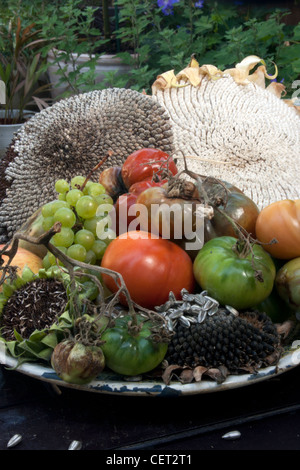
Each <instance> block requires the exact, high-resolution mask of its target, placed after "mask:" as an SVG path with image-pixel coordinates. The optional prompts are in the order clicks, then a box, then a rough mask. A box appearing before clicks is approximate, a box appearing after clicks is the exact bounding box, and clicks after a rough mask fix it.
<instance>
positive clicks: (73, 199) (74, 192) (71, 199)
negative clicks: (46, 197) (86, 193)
mask: <svg viewBox="0 0 300 470" xmlns="http://www.w3.org/2000/svg"><path fill="white" fill-rule="evenodd" d="M82 196H83V192H82V191H80V189H71V190H70V191H69V192H68V193H67V194H66V201H67V202H68V203H69V204H70V206H73V207H75V206H76V204H77V201H78V200H79V199H80V198H81V197H82Z"/></svg>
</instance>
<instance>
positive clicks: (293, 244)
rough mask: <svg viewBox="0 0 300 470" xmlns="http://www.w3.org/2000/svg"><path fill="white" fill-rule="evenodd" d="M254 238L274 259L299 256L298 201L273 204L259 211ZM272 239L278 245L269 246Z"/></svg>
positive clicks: (287, 200) (299, 204)
mask: <svg viewBox="0 0 300 470" xmlns="http://www.w3.org/2000/svg"><path fill="white" fill-rule="evenodd" d="M255 231H256V238H257V239H258V240H259V241H260V242H262V243H264V245H263V247H264V249H265V250H266V251H268V252H269V253H270V254H271V255H272V256H274V258H279V259H286V260H288V259H292V258H297V257H298V256H300V199H296V200H294V201H293V200H289V199H284V200H281V201H276V202H273V203H272V204H270V205H268V206H266V207H265V208H263V209H262V210H261V211H260V214H259V216H258V218H257V221H256V227H255ZM272 239H276V240H277V242H278V243H274V244H269V243H270V242H271V240H272Z"/></svg>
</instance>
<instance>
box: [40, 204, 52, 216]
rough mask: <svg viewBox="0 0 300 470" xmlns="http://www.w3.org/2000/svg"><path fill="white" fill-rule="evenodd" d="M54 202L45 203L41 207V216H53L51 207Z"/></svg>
mask: <svg viewBox="0 0 300 470" xmlns="http://www.w3.org/2000/svg"><path fill="white" fill-rule="evenodd" d="M54 202H55V201H51V202H47V204H45V205H44V206H43V207H42V216H43V217H51V215H53V214H54V212H55V211H54V207H53V203H54Z"/></svg>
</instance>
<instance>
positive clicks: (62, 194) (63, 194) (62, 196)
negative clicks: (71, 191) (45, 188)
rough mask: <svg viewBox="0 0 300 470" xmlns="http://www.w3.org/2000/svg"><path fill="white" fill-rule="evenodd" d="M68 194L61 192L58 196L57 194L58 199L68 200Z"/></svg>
mask: <svg viewBox="0 0 300 470" xmlns="http://www.w3.org/2000/svg"><path fill="white" fill-rule="evenodd" d="M66 195H67V193H59V194H58V196H57V199H58V200H59V201H66Z"/></svg>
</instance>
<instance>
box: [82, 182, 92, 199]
mask: <svg viewBox="0 0 300 470" xmlns="http://www.w3.org/2000/svg"><path fill="white" fill-rule="evenodd" d="M92 184H93V182H92V181H87V182H86V184H85V186H84V188H83V194H84V195H85V196H87V195H88V194H89V188H90V186H91V185H92Z"/></svg>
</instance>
